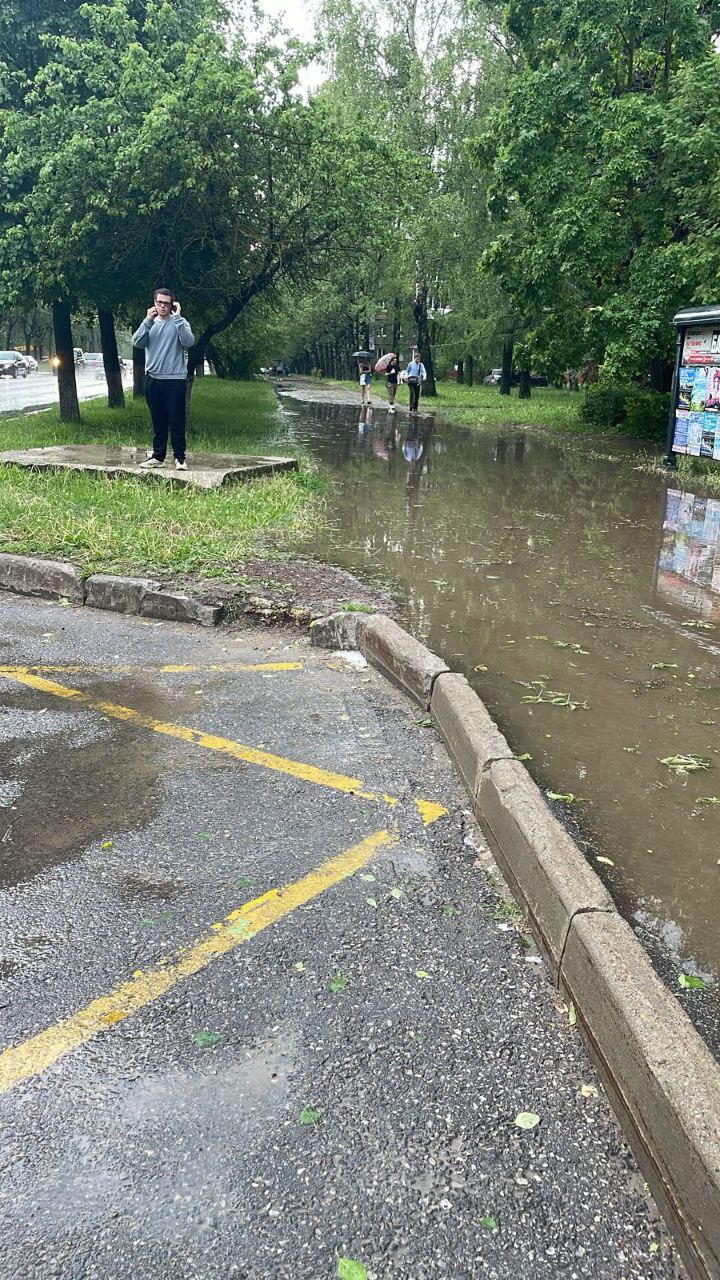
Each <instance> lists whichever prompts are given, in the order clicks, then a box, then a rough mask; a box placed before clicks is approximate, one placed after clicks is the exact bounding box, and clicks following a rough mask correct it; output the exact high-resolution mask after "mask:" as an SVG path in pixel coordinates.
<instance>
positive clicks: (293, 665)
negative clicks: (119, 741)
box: [25, 662, 304, 675]
mask: <svg viewBox="0 0 720 1280" xmlns="http://www.w3.org/2000/svg"><path fill="white" fill-rule="evenodd" d="M303 665H304V664H303V663H302V662H207V663H204V664H202V665H199V666H196V665H194V664H193V663H190V662H183V663H173V662H168V663H165V664H164V665H163V666H160V667H155V666H151V665H148V663H142V662H141V663H138V664H137V665H135V666H133V665H131V664H127V665H123V666H114V667H99V666H88V665H87V664H85V665H83V666H80V665H79V664H77V663H60V664H58V665H54V664H48V663H44V662H42V663H41V662H33V663H31V665H30V666H29V667H27V668H25V669H26V670H27V671H41V672H44V673H45V674H46V675H47V674H50V673H52V672H58V671H62V672H64V673H65V674H66V675H82V674H83V673H84V672H86V671H87V672H89V673H91V674H92V673H98V672H99V673H101V674H105V673H107V674H108V675H123V674H126V673H130V674H132V673H134V672H138V671H150V672H152V673H153V674H154V673H156V672H160V673H161V674H170V675H179V674H183V673H184V672H194V673H200V674H201V675H202V673H203V672H205V671H302V669H303Z"/></svg>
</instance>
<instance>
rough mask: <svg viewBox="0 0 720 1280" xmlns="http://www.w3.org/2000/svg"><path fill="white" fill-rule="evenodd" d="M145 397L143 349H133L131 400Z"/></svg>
mask: <svg viewBox="0 0 720 1280" xmlns="http://www.w3.org/2000/svg"><path fill="white" fill-rule="evenodd" d="M144 395H145V349H144V347H143V348H140V347H133V400H142V398H143V396H144Z"/></svg>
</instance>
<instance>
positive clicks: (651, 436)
mask: <svg viewBox="0 0 720 1280" xmlns="http://www.w3.org/2000/svg"><path fill="white" fill-rule="evenodd" d="M669 411H670V396H669V395H662V394H660V393H659V392H657V391H646V390H644V389H643V388H641V387H633V386H617V385H615V384H612V383H602V382H601V383H590V384H589V385H588V386H587V387H586V388H585V394H584V396H583V399H582V403H581V405H580V418H581V420H582V421H583V422H585V423H587V424H588V425H589V426H591V427H593V428H594V429H595V430H597V431H619V432H620V433H621V434H623V435H628V436H634V437H636V438H637V439H639V440H657V441H658V442H662V441H663V440H664V439H665V434H666V432H667V423H668V414H669Z"/></svg>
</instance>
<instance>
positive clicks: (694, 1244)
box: [560, 912, 720, 1280]
mask: <svg viewBox="0 0 720 1280" xmlns="http://www.w3.org/2000/svg"><path fill="white" fill-rule="evenodd" d="M560 977H561V984H562V987H563V988H564V990H565V992H566V993H567V995H568V997H569V999H571V1000H572V1001H573V1003H574V1004H575V1008H576V1011H577V1017H578V1022H579V1024H580V1025H581V1028H582V1030H583V1032H584V1035H585V1039H586V1041H587V1043H588V1045H589V1047H590V1051H591V1053H592V1055H593V1057H594V1059H595V1061H596V1063H597V1065H598V1069H599V1072H600V1076H601V1078H602V1080H603V1083H604V1084H605V1087H606V1089H607V1093H608V1096H609V1098H610V1101H611V1103H612V1105H613V1107H614V1109H615V1112H616V1114H617V1115H619V1116H620V1118H621V1119H622V1120H623V1126H624V1128H625V1129H626V1132H627V1134H628V1137H629V1140H630V1145H631V1146H632V1148H633V1150H634V1152H635V1156H636V1158H637V1161H638V1164H639V1165H640V1167H641V1168H642V1169H643V1172H644V1173H645V1176H646V1178H647V1181H648V1185H649V1186H650V1190H651V1191H652V1193H653V1195H654V1196H655V1199H656V1201H657V1203H658V1206H659V1207H660V1209H661V1210H662V1212H663V1215H664V1217H665V1220H666V1221H667V1223H668V1225H669V1227H670V1229H671V1230H672V1232H673V1234H674V1236H675V1238H676V1240H677V1243H678V1245H679V1246H680V1249H681V1251H682V1254H683V1258H684V1261H685V1263H686V1266H687V1267H688V1270H689V1272H690V1274H691V1275H692V1276H697V1277H703V1280H707V1278H709V1277H713V1280H717V1277H718V1276H720V1132H719V1129H720V1070H719V1069H718V1064H717V1062H716V1061H715V1059H714V1058H713V1056H712V1054H711V1053H710V1050H709V1049H708V1048H707V1046H706V1045H705V1044H704V1042H703V1041H702V1040H701V1038H700V1036H699V1035H698V1033H697V1032H696V1030H695V1028H694V1027H693V1025H692V1023H691V1021H690V1019H689V1018H688V1016H687V1014H686V1013H685V1011H684V1010H683V1009H681V1007H680V1005H679V1004H678V1002H677V1001H676V1000H675V998H674V996H673V995H672V993H671V992H670V991H668V989H667V987H666V986H665V984H664V983H663V982H662V980H661V979H660V978H659V977H658V975H657V974H656V973H655V971H654V969H653V967H652V965H651V963H650V960H649V959H648V957H647V955H646V953H645V952H644V951H643V949H642V947H641V946H640V944H639V942H638V941H637V939H636V937H635V935H634V933H633V931H632V929H631V928H630V926H629V925H628V924H627V923H626V922H625V921H624V920H623V919H621V917H620V916H619V915H618V914H617V912H612V913H608V914H604V915H600V914H591V915H579V916H576V917H575V918H574V920H573V922H572V927H571V930H570V936H569V938H568V943H567V947H566V950H565V955H564V957H563V961H562V965H561V974H560ZM618 1067H619V1068H620V1069H618Z"/></svg>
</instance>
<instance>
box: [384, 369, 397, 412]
mask: <svg viewBox="0 0 720 1280" xmlns="http://www.w3.org/2000/svg"><path fill="white" fill-rule="evenodd" d="M399 372H400V366H399V364H398V362H397V360H396V359H393V360H391V361H390V364H389V365H388V366H387V368H386V370H385V386H386V388H387V398H388V404H389V406H390V413H397V409H396V408H395V396H396V395H397V386H398V373H399Z"/></svg>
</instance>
